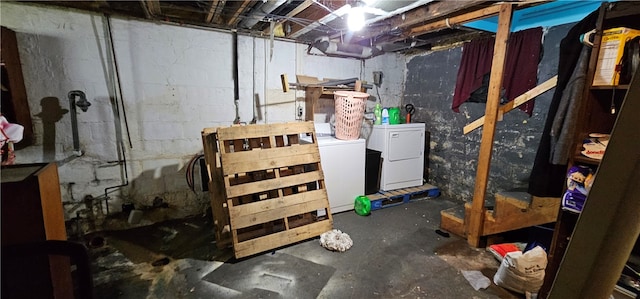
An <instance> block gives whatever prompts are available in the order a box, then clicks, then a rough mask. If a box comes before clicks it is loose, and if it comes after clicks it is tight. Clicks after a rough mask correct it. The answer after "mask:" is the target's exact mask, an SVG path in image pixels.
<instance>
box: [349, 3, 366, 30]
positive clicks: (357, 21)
mask: <svg viewBox="0 0 640 299" xmlns="http://www.w3.org/2000/svg"><path fill="white" fill-rule="evenodd" d="M347 25H348V26H349V30H351V31H359V30H360V29H362V28H363V27H364V11H362V9H361V8H360V7H353V8H351V11H349V17H348V18H347Z"/></svg>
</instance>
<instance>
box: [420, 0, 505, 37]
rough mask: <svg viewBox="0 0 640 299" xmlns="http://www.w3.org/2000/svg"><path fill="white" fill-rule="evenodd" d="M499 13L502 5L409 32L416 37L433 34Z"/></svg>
mask: <svg viewBox="0 0 640 299" xmlns="http://www.w3.org/2000/svg"><path fill="white" fill-rule="evenodd" d="M499 12H500V4H494V5H491V6H489V7H486V8H482V9H479V10H476V11H472V12H470V13H466V14H462V15H459V16H454V17H451V18H446V19H442V20H438V21H435V22H431V23H428V24H425V25H422V26H417V27H413V28H411V29H410V30H409V35H412V36H416V35H421V34H425V33H428V32H432V31H437V30H441V29H445V28H450V27H453V26H454V25H458V24H462V23H466V22H471V21H476V20H480V19H484V18H488V17H491V16H495V15H497V14H498V13H499Z"/></svg>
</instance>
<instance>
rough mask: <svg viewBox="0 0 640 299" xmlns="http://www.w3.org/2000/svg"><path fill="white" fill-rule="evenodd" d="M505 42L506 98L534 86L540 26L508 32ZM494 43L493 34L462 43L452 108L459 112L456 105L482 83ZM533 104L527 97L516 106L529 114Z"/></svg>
mask: <svg viewBox="0 0 640 299" xmlns="http://www.w3.org/2000/svg"><path fill="white" fill-rule="evenodd" d="M508 43H509V44H508V45H507V57H506V59H507V61H506V62H505V68H504V77H503V81H502V87H503V88H504V95H503V97H504V98H505V99H506V100H507V102H509V101H512V100H513V99H514V98H516V97H517V96H519V95H521V94H523V93H525V92H526V91H528V90H529V89H531V88H534V87H535V86H536V83H537V73H538V63H539V62H540V49H541V46H542V27H536V28H531V29H527V30H522V31H518V32H514V33H511V34H510V35H509V41H508ZM494 44H495V37H491V38H485V39H480V40H473V41H470V42H468V43H466V44H465V45H464V48H463V51H462V59H461V60H460V68H459V69H458V76H457V80H456V88H455V92H454V95H453V104H452V105H451V109H453V111H455V112H460V110H459V107H460V105H462V103H464V102H466V101H467V100H468V99H469V96H470V95H471V93H472V92H473V91H475V90H476V89H478V88H479V87H481V86H482V78H483V76H484V75H486V74H488V73H490V72H491V62H492V59H493V48H494ZM533 104H534V103H533V100H531V101H529V102H527V103H525V104H523V105H521V106H520V109H522V110H523V111H525V112H527V114H529V116H531V113H532V112H533Z"/></svg>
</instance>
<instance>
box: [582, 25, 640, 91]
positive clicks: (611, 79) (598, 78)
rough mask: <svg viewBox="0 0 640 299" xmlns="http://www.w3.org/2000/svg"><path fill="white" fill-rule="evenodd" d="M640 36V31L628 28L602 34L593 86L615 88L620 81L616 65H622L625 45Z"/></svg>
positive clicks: (608, 30) (609, 30)
mask: <svg viewBox="0 0 640 299" xmlns="http://www.w3.org/2000/svg"><path fill="white" fill-rule="evenodd" d="M636 36H640V30H636V29H630V28H626V27H618V28H611V29H607V30H605V31H604V32H603V33H602V42H601V43H600V52H599V53H598V62H597V64H596V71H595V75H594V77H593V86H615V85H618V81H619V80H620V73H619V72H617V71H616V65H618V64H620V59H621V58H622V54H624V46H625V44H626V43H627V42H628V41H629V40H631V39H632V38H634V37H636Z"/></svg>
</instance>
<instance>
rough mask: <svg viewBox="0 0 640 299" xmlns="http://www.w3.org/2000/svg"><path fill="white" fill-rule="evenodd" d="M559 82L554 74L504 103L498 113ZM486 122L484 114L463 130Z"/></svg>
mask: <svg viewBox="0 0 640 299" xmlns="http://www.w3.org/2000/svg"><path fill="white" fill-rule="evenodd" d="M557 83H558V75H556V76H553V78H551V79H549V80H547V81H544V82H543V83H541V84H540V85H538V86H536V87H534V88H532V89H530V90H529V91H527V92H525V93H523V94H521V95H519V96H518V97H516V98H515V99H513V101H511V102H509V103H506V104H504V105H502V106H501V107H500V109H499V110H498V114H499V115H502V114H505V113H507V112H509V111H511V110H513V109H515V108H517V107H518V106H520V105H522V104H524V103H526V102H528V101H530V100H533V99H534V98H535V97H537V96H539V95H541V94H543V93H545V92H546V91H547V90H549V89H551V88H554V87H556V84H557ZM483 124H484V116H482V117H480V118H478V119H476V120H474V121H473V122H472V123H470V124H468V125H466V126H464V128H463V129H462V132H463V133H464V134H468V133H470V132H471V131H473V130H475V129H477V128H479V127H482V125H483Z"/></svg>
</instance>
